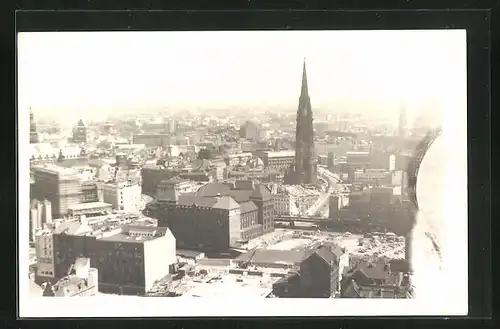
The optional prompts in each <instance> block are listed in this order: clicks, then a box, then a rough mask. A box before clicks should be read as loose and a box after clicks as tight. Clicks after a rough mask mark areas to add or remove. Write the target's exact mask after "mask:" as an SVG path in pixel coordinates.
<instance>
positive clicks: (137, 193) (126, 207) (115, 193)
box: [102, 182, 141, 212]
mask: <svg viewBox="0 0 500 329" xmlns="http://www.w3.org/2000/svg"><path fill="white" fill-rule="evenodd" d="M102 196H103V201H104V202H105V203H109V204H111V205H112V206H113V208H114V209H116V210H123V211H126V212H133V211H136V210H137V209H138V207H139V205H140V203H141V186H140V184H139V183H129V182H126V183H116V182H113V183H104V184H102Z"/></svg>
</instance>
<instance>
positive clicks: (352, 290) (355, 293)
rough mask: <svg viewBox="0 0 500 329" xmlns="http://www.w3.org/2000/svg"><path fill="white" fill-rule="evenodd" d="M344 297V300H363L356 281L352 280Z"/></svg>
mask: <svg viewBox="0 0 500 329" xmlns="http://www.w3.org/2000/svg"><path fill="white" fill-rule="evenodd" d="M342 297H344V298H361V294H360V293H359V287H358V285H357V284H356V282H354V280H351V281H350V282H349V284H348V286H347V288H346V289H345V291H344V292H343V294H342Z"/></svg>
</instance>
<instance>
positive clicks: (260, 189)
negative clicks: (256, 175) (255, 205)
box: [252, 184, 273, 200]
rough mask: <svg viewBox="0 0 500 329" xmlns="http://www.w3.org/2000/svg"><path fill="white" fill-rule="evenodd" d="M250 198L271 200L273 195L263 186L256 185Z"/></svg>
mask: <svg viewBox="0 0 500 329" xmlns="http://www.w3.org/2000/svg"><path fill="white" fill-rule="evenodd" d="M252 197H254V198H263V199H265V200H267V199H271V198H272V197H273V195H272V194H271V191H269V189H268V188H267V187H265V186H264V185H261V184H258V185H256V186H255V189H254V190H253V193H252Z"/></svg>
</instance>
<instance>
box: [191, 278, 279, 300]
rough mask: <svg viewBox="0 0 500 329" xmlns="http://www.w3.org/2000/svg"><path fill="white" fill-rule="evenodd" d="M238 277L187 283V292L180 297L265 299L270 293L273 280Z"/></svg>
mask: <svg viewBox="0 0 500 329" xmlns="http://www.w3.org/2000/svg"><path fill="white" fill-rule="evenodd" d="M238 278H239V276H238V275H224V276H222V278H221V280H216V281H215V280H214V281H212V282H210V283H207V282H206V283H201V282H200V283H197V282H190V283H188V287H187V291H186V292H185V293H184V294H183V295H182V296H181V297H190V298H192V297H217V298H220V297H226V298H242V297H243V298H265V297H266V296H267V295H269V294H270V293H271V292H272V284H273V282H274V281H276V279H275V280H269V279H267V280H266V279H265V278H262V277H256V278H249V277H248V276H245V277H241V280H242V282H238V281H237V280H238Z"/></svg>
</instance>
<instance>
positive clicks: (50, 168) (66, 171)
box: [33, 164, 78, 177]
mask: <svg viewBox="0 0 500 329" xmlns="http://www.w3.org/2000/svg"><path fill="white" fill-rule="evenodd" d="M33 169H34V170H35V171H42V172H47V173H50V174H56V175H64V176H68V177H76V176H77V174H78V172H77V171H76V170H74V169H72V168H65V167H61V166H58V165H54V164H46V165H43V166H34V167H33Z"/></svg>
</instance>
